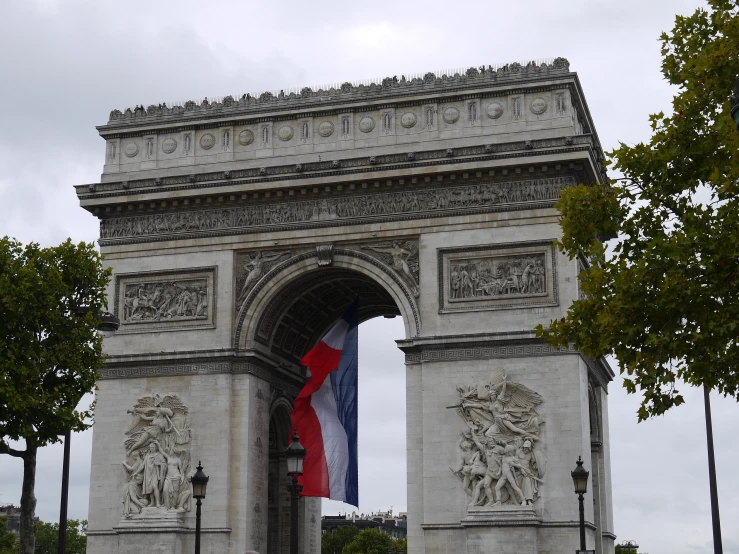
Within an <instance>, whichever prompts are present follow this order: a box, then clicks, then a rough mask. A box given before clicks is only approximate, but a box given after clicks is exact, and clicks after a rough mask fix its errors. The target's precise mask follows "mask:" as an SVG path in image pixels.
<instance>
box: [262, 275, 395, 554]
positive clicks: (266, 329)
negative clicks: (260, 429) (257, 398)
mask: <svg viewBox="0 0 739 554" xmlns="http://www.w3.org/2000/svg"><path fill="white" fill-rule="evenodd" d="M355 298H358V299H359V321H360V326H359V438H358V443H359V444H358V458H359V503H360V506H359V507H358V508H354V507H352V506H349V505H348V504H344V503H342V502H338V501H331V500H326V499H324V500H323V501H322V503H321V506H320V513H321V514H323V515H331V516H337V515H339V514H342V515H343V514H347V515H348V517H350V518H351V517H352V514H353V513H356V515H357V516H361V515H362V514H366V515H369V514H370V513H371V512H379V511H384V512H387V511H390V510H392V511H394V512H395V513H396V514H397V513H399V512H405V511H406V505H407V499H406V488H407V487H406V412H405V403H406V402H405V398H406V394H405V365H404V354H403V353H402V352H401V351H400V350H399V349H398V348H397V346H396V344H395V340H398V339H403V338H405V337H406V331H407V326H406V325H405V324H404V321H403V319H402V318H398V317H396V316H397V315H400V314H401V309H400V308H399V307H398V304H397V303H396V301H395V299H394V298H393V295H392V294H391V293H390V292H388V290H387V289H386V288H385V287H384V286H383V285H382V284H380V283H378V282H377V281H376V280H374V279H373V278H372V277H369V276H367V275H366V274H363V273H361V272H359V271H356V270H353V269H348V268H340V267H334V268H322V269H320V270H317V271H311V272H307V273H304V274H303V275H300V276H297V277H295V278H294V279H292V280H290V281H289V282H287V283H285V284H284V285H283V286H282V287H280V289H279V291H275V292H273V294H272V295H271V298H269V299H268V300H267V301H266V302H265V303H264V304H263V305H264V306H265V307H264V309H263V310H261V312H260V314H259V318H258V320H257V322H256V325H255V326H254V331H255V332H254V335H253V337H254V340H255V342H256V343H259V345H260V346H261V348H262V349H264V350H268V351H269V353H270V355H271V357H273V359H274V360H275V361H276V362H278V363H280V364H283V366H284V365H287V366H291V367H294V368H297V367H299V361H300V359H301V358H302V356H303V355H304V354H305V353H306V352H307V351H308V350H310V349H311V348H312V347H313V346H314V345H315V344H316V343H317V342H318V341H319V340H320V338H321V337H322V336H323V334H324V333H325V332H326V331H327V330H328V329H329V328H330V326H331V325H332V324H333V323H334V322H335V321H336V319H338V318H339V317H341V315H342V314H343V313H344V311H345V310H346V309H347V308H348V307H349V305H350V304H351V303H352V302H353V301H354V299H355ZM264 350H263V351H264ZM289 427H290V424H289V409H284V408H282V407H281V408H279V410H273V413H272V414H271V419H270V465H269V467H270V470H269V476H270V477H269V487H268V490H269V510H270V516H269V519H268V522H269V523H268V537H269V543H268V552H269V553H272V552H275V553H277V552H280V550H279V546H278V545H279V544H280V542H282V541H284V537H286V536H287V535H288V534H289V518H288V520H287V521H286V517H287V515H289V496H288V495H287V492H286V491H287V489H286V487H285V485H286V477H284V473H285V471H284V467H283V466H284V457H283V454H282V453H283V451H284V447H285V445H287V443H288V439H289V437H288V436H287V434H288V433H289ZM302 512H303V510H301V521H309V518H306V517H305V516H304V515H303V513H302ZM319 524H320V522H319ZM399 525H402V522H401V523H399ZM301 527H302V525H301ZM306 531H307V529H306ZM319 533H320V531H319ZM301 534H302V533H301ZM306 534H307V533H306ZM306 540H307V537H306ZM301 542H303V540H302V539H301ZM304 548H305V547H304ZM318 549H319V550H318V551H320V543H319V545H318ZM303 551H305V552H310V551H311V550H308V549H305V550H301V552H303Z"/></svg>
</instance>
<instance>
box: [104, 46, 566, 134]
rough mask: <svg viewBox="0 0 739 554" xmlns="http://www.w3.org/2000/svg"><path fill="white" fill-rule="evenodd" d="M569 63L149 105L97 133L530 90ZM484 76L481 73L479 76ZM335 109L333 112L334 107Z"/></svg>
mask: <svg viewBox="0 0 739 554" xmlns="http://www.w3.org/2000/svg"><path fill="white" fill-rule="evenodd" d="M569 66H570V64H569V62H568V61H567V60H566V59H565V58H556V59H555V60H554V61H553V62H552V63H551V64H547V63H543V64H538V65H537V64H532V63H529V64H527V65H521V64H518V63H513V64H506V65H504V66H501V67H498V68H497V69H493V68H492V67H491V66H488V68H484V67H482V68H479V69H478V68H475V67H471V68H469V69H467V70H466V71H464V72H460V73H456V74H454V75H451V76H449V75H446V74H445V73H442V72H437V73H434V72H429V73H426V74H425V75H424V76H423V77H422V78H421V77H415V78H412V79H406V78H405V77H402V78H401V79H398V78H397V77H386V78H385V79H382V81H381V82H380V83H367V84H365V83H354V84H353V83H348V82H347V83H344V84H342V85H340V86H338V87H337V86H333V87H329V88H325V89H324V88H321V89H319V90H316V91H314V90H312V89H311V88H309V87H303V88H302V89H300V90H299V91H298V90H297V89H295V90H292V91H288V93H287V94H286V93H285V92H284V90H282V91H279V92H278V93H276V94H275V93H272V92H263V93H261V94H259V95H255V96H252V95H251V94H244V95H243V96H242V97H241V98H240V99H238V100H237V99H235V98H233V97H232V96H226V97H224V98H223V99H221V100H220V101H215V102H209V101H208V100H207V99H205V100H203V101H201V102H200V103H196V102H195V101H192V100H191V101H187V102H185V103H184V104H183V105H181V106H179V105H175V106H171V107H168V106H166V104H160V105H158V106H157V105H153V104H152V105H150V106H149V107H148V108H146V109H145V108H144V107H143V106H138V107H137V108H136V109H135V110H131V109H130V108H128V109H126V110H125V111H120V110H113V111H111V112H110V116H109V121H108V124H107V125H102V126H100V127H98V130H99V131H100V134H101V135H108V134H109V132H115V131H117V130H118V129H126V128H130V127H140V126H142V125H156V124H167V123H176V124H180V125H181V124H182V122H184V121H187V122H188V123H189V122H193V121H202V120H205V119H213V118H216V117H219V118H224V119H238V118H243V117H250V116H252V117H253V116H255V115H257V116H258V115H260V114H263V113H265V112H276V111H285V110H291V111H295V110H300V109H306V110H308V109H315V108H318V109H321V108H323V107H324V106H325V104H326V103H327V102H331V103H333V104H336V103H341V104H345V105H346V104H356V103H366V102H367V101H373V100H379V101H389V102H392V101H397V99H400V98H403V97H407V96H410V95H420V94H439V93H450V92H452V93H454V92H466V91H469V90H470V89H475V88H492V87H499V86H504V85H509V84H511V83H515V84H519V85H526V84H531V83H535V82H537V81H546V80H548V79H552V78H560V79H561V78H562V77H572V75H573V74H571V73H570V71H569ZM481 70H482V71H481ZM331 108H332V109H334V110H335V109H336V107H335V106H332V107H331Z"/></svg>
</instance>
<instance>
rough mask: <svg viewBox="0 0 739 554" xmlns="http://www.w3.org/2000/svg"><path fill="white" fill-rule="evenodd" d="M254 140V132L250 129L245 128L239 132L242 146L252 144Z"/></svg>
mask: <svg viewBox="0 0 739 554" xmlns="http://www.w3.org/2000/svg"><path fill="white" fill-rule="evenodd" d="M252 142H254V133H252V132H251V131H250V130H249V129H244V130H243V131H241V132H240V133H239V144H240V145H242V146H246V145H248V144H251V143H252Z"/></svg>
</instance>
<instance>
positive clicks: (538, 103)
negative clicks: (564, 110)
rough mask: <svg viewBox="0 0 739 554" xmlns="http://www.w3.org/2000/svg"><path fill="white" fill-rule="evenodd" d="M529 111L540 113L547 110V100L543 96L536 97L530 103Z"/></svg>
mask: <svg viewBox="0 0 739 554" xmlns="http://www.w3.org/2000/svg"><path fill="white" fill-rule="evenodd" d="M531 111H532V112H533V113H535V114H536V115H541V114H543V113H544V112H545V111H547V102H546V100H544V99H543V98H537V99H536V100H534V101H533V102H532V103H531Z"/></svg>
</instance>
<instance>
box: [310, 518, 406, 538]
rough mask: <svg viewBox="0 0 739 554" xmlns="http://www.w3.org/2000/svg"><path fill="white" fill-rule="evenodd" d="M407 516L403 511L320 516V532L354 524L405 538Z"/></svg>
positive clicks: (360, 527) (362, 528) (329, 531)
mask: <svg viewBox="0 0 739 554" xmlns="http://www.w3.org/2000/svg"><path fill="white" fill-rule="evenodd" d="M406 524H407V517H406V515H405V513H400V514H397V515H393V513H392V511H387V512H372V513H369V514H357V513H356V512H353V513H351V514H343V515H342V514H339V515H335V516H333V515H327V516H323V517H322V518H321V532H322V533H331V532H333V531H334V530H335V529H338V528H339V527H345V526H349V525H351V526H354V527H357V528H359V530H360V531H361V530H364V529H377V530H378V531H379V532H380V533H385V534H387V535H390V536H391V537H393V538H394V539H404V538H406V535H407V531H406Z"/></svg>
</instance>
